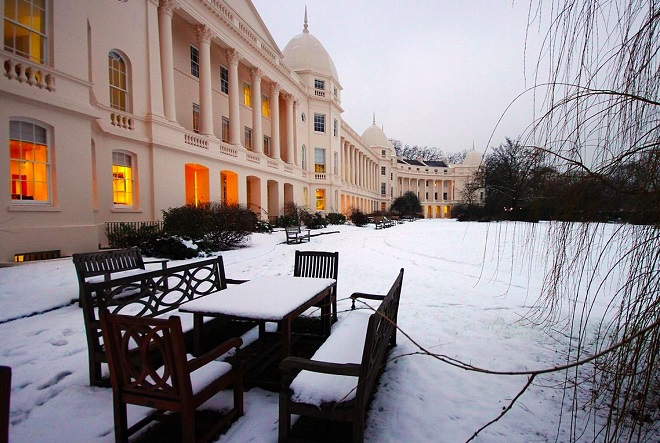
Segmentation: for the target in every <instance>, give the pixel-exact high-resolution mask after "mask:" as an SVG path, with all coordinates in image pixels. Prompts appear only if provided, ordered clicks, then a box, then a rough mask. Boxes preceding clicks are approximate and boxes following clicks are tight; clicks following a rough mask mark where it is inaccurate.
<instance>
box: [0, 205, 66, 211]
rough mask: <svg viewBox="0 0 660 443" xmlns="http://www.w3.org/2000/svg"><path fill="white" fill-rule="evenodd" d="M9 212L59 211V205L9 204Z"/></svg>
mask: <svg viewBox="0 0 660 443" xmlns="http://www.w3.org/2000/svg"><path fill="white" fill-rule="evenodd" d="M7 210H8V211H9V212H61V211H62V209H60V207H59V206H46V205H39V204H33V205H26V204H11V205H9V207H8V208H7Z"/></svg>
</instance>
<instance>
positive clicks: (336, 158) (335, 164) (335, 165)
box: [332, 152, 339, 175]
mask: <svg viewBox="0 0 660 443" xmlns="http://www.w3.org/2000/svg"><path fill="white" fill-rule="evenodd" d="M332 167H333V173H334V174H335V175H337V174H339V153H338V152H335V155H334V158H333V162H332Z"/></svg>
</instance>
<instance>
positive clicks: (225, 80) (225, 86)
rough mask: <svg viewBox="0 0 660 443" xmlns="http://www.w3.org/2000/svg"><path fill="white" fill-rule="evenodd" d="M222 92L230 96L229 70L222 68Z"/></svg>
mask: <svg viewBox="0 0 660 443" xmlns="http://www.w3.org/2000/svg"><path fill="white" fill-rule="evenodd" d="M220 91H222V92H224V93H225V94H229V70H228V69H227V68H225V67H224V66H220Z"/></svg>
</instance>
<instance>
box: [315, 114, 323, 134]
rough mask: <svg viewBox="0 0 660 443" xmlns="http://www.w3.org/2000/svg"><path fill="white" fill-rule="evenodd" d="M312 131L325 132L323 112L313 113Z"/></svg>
mask: <svg viewBox="0 0 660 443" xmlns="http://www.w3.org/2000/svg"><path fill="white" fill-rule="evenodd" d="M314 131H315V132H325V114H317V113H314Z"/></svg>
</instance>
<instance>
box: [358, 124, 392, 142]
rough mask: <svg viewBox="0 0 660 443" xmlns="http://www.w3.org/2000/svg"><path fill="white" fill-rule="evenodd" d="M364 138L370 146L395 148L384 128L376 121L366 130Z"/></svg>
mask: <svg viewBox="0 0 660 443" xmlns="http://www.w3.org/2000/svg"><path fill="white" fill-rule="evenodd" d="M362 140H364V142H365V143H366V144H367V145H369V146H381V147H387V148H393V146H392V143H390V140H389V139H388V138H387V136H386V135H385V133H384V132H383V130H382V129H381V128H379V127H378V126H376V124H375V123H374V124H373V125H371V126H369V127H368V128H367V129H366V130H365V131H364V133H363V134H362Z"/></svg>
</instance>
